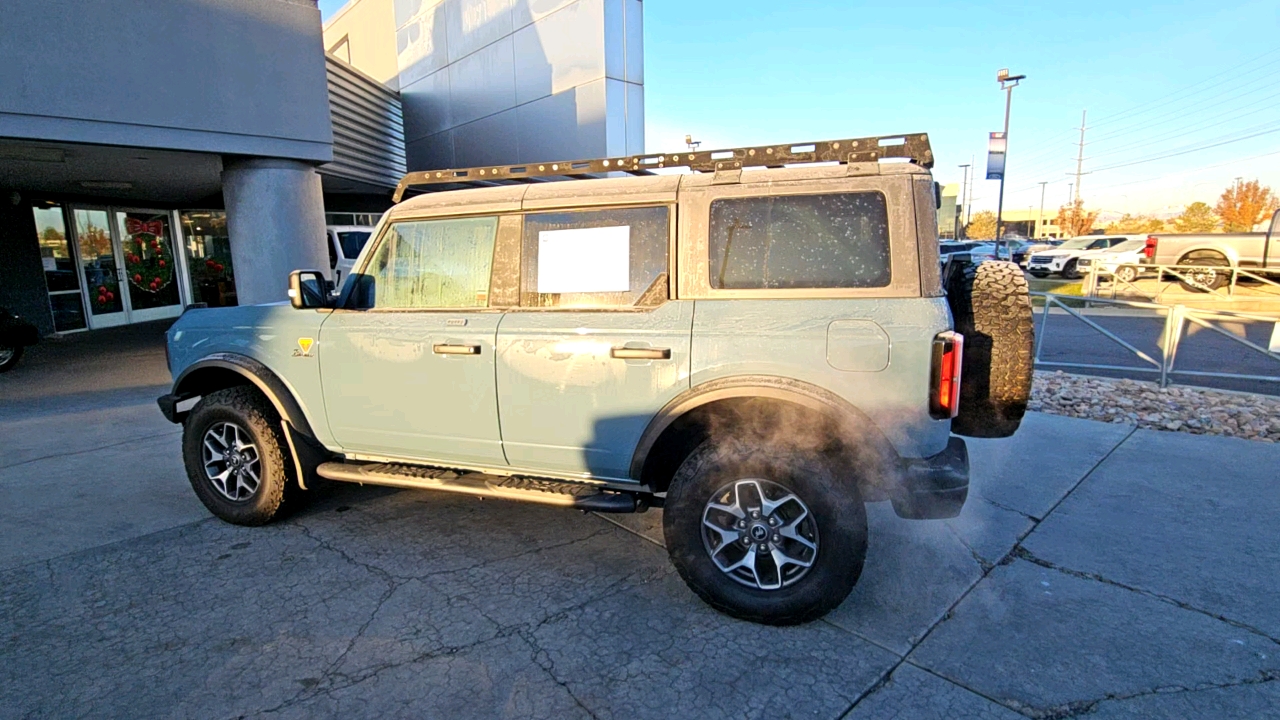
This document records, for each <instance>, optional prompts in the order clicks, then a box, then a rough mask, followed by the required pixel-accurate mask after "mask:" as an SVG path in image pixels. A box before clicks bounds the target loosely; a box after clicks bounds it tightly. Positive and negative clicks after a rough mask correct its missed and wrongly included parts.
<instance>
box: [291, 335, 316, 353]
mask: <svg viewBox="0 0 1280 720" xmlns="http://www.w3.org/2000/svg"><path fill="white" fill-rule="evenodd" d="M315 344H316V341H315V340H314V339H312V338H298V349H297V350H294V351H293V356H294V357H311V348H313V347H315Z"/></svg>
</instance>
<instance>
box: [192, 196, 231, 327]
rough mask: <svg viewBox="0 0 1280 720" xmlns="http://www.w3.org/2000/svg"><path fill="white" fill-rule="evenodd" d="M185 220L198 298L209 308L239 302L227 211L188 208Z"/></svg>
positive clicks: (193, 288)
mask: <svg viewBox="0 0 1280 720" xmlns="http://www.w3.org/2000/svg"><path fill="white" fill-rule="evenodd" d="M181 219H182V235H183V237H184V238H186V241H187V257H188V258H190V260H189V261H188V262H187V267H188V269H189V270H190V273H191V290H192V292H193V294H194V295H195V301H196V302H203V303H207V304H208V305H209V307H223V306H227V305H235V304H236V279H235V271H234V270H233V269H232V266H231V237H230V236H229V235H228V234H227V214H226V213H225V212H223V211H221V210H188V211H186V212H184V213H182V216H181Z"/></svg>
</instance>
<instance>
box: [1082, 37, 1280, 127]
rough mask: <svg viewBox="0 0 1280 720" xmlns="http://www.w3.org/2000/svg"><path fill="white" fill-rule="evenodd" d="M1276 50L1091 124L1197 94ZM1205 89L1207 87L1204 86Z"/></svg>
mask: <svg viewBox="0 0 1280 720" xmlns="http://www.w3.org/2000/svg"><path fill="white" fill-rule="evenodd" d="M1278 52H1280V48H1275V49H1273V50H1268V51H1267V52H1264V53H1262V54H1261V55H1258V56H1257V57H1254V58H1253V59H1251V60H1246V61H1244V62H1242V63H1240V64H1239V65H1235V66H1233V67H1230V68H1227V69H1226V70H1223V71H1222V72H1219V73H1215V74H1213V75H1210V76H1209V77H1207V78H1205V79H1203V80H1200V81H1198V82H1195V83H1192V84H1191V85H1188V86H1187V87H1185V88H1182V89H1181V90H1175V91H1174V92H1172V93H1170V94H1168V95H1163V96H1161V97H1157V98H1153V99H1152V100H1148V101H1145V102H1142V103H1139V104H1137V105H1134V106H1133V107H1131V108H1129V109H1127V110H1121V111H1120V112H1118V113H1114V114H1112V115H1105V116H1103V117H1102V118H1101V119H1098V120H1095V121H1094V123H1093V126H1094V127H1099V126H1102V125H1109V124H1111V123H1113V122H1115V121H1116V120H1119V119H1121V118H1123V117H1125V116H1134V115H1140V114H1142V113H1144V112H1150V111H1151V110H1156V109H1159V108H1161V107H1164V106H1166V105H1169V104H1170V103H1172V102H1174V101H1175V100H1179V99H1186V97H1179V96H1190V95H1196V94H1199V93H1200V92H1203V90H1194V88H1197V87H1199V86H1201V85H1205V84H1206V83H1210V82H1212V81H1214V80H1216V79H1218V78H1220V77H1222V76H1224V75H1230V74H1232V73H1234V72H1236V71H1237V70H1239V69H1241V68H1243V67H1245V66H1247V65H1252V64H1253V63H1255V62H1257V61H1259V60H1262V59H1263V58H1266V57H1268V56H1270V55H1275V54H1276V53H1278ZM1278 62H1280V59H1276V60H1273V61H1271V62H1269V63H1265V64H1263V65H1259V66H1258V67H1255V68H1252V69H1250V70H1246V71H1244V72H1243V73H1241V75H1248V74H1250V73H1253V72H1257V71H1258V70H1261V69H1262V68H1265V67H1270V66H1272V65H1275V64H1276V63H1278ZM1205 89H1207V88H1205ZM1193 90H1194V92H1193ZM1162 100H1163V101H1164V102H1160V101H1162Z"/></svg>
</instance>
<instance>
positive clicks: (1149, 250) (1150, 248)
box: [1142, 235, 1160, 260]
mask: <svg viewBox="0 0 1280 720" xmlns="http://www.w3.org/2000/svg"><path fill="white" fill-rule="evenodd" d="M1159 242H1160V238H1157V237H1156V236H1155V235H1148V236H1147V246H1146V247H1144V248H1142V254H1143V255H1146V256H1147V259H1148V260H1152V259H1154V258H1155V256H1156V245H1157V244H1158V243H1159Z"/></svg>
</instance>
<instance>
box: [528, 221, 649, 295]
mask: <svg viewBox="0 0 1280 720" xmlns="http://www.w3.org/2000/svg"><path fill="white" fill-rule="evenodd" d="M670 239H671V210H670V209H669V208H667V207H665V206H659V207H640V208H605V209H601V210H579V211H566V212H547V213H536V214H529V215H525V217H524V250H523V253H522V257H523V260H522V264H523V266H522V268H521V272H520V277H521V281H520V284H521V292H520V304H521V305H522V306H523V307H558V308H592V307H634V306H652V305H659V304H661V303H662V302H663V301H665V300H666V299H667V296H668V293H667V247H668V243H669V242H670Z"/></svg>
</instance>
